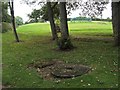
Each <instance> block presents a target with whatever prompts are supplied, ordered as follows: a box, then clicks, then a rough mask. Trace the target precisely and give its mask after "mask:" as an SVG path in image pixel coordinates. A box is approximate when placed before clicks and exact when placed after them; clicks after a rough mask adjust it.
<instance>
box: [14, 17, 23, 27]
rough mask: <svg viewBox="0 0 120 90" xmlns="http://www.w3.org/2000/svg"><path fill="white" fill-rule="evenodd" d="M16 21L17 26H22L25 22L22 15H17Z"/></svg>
mask: <svg viewBox="0 0 120 90" xmlns="http://www.w3.org/2000/svg"><path fill="white" fill-rule="evenodd" d="M15 22H16V25H17V26H20V25H22V24H23V19H22V18H21V17H20V16H16V17H15Z"/></svg>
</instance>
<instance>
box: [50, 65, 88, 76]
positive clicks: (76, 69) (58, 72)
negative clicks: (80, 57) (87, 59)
mask: <svg viewBox="0 0 120 90" xmlns="http://www.w3.org/2000/svg"><path fill="white" fill-rule="evenodd" d="M89 70H90V68H89V67H86V66H83V65H69V64H67V65H65V64H64V65H60V66H56V67H54V70H53V72H52V73H51V74H52V75H53V76H55V77H57V78H71V77H76V76H81V75H83V74H85V73H87V72H88V71H89Z"/></svg>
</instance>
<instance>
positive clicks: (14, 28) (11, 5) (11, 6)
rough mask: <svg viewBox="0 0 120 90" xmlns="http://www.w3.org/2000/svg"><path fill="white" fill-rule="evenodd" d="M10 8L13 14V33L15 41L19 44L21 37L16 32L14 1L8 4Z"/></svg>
mask: <svg viewBox="0 0 120 90" xmlns="http://www.w3.org/2000/svg"><path fill="white" fill-rule="evenodd" d="M8 4H9V7H10V12H11V19H12V25H13V31H14V35H15V39H16V42H19V41H20V40H19V37H18V35H17V31H16V26H15V17H14V4H13V0H12V1H11V2H10V1H9V2H8Z"/></svg>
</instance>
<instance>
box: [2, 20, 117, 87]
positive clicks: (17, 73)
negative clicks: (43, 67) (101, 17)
mask: <svg viewBox="0 0 120 90" xmlns="http://www.w3.org/2000/svg"><path fill="white" fill-rule="evenodd" d="M17 31H18V34H19V37H20V40H21V41H22V42H20V43H16V42H14V36H13V33H12V32H8V33H4V34H2V41H3V47H2V63H3V73H2V74H3V85H5V86H10V87H17V88H27V87H29V88H52V87H55V88H112V87H113V88H116V87H117V86H118V71H113V72H111V70H118V48H117V47H114V46H113V37H112V25H111V23H107V22H106V24H103V23H98V22H91V23H69V31H70V35H71V40H72V43H73V44H74V46H76V47H77V48H76V49H74V50H71V51H69V52H64V51H56V50H55V48H57V46H56V42H54V41H52V40H51V33H50V26H49V24H42V23H37V24H36V23H34V24H28V25H23V26H20V27H19V28H17ZM75 38H77V39H75ZM53 59H59V60H63V61H65V62H68V63H80V64H84V65H88V66H90V67H92V68H93V69H94V70H93V71H91V72H90V73H88V74H85V75H83V76H80V77H76V78H74V79H65V80H62V81H61V82H60V83H56V81H50V80H44V79H43V78H42V77H41V75H39V74H38V73H37V72H36V70H35V69H27V65H28V64H29V63H31V62H33V61H38V60H46V61H48V60H53ZM81 80H83V82H80V81H81ZM98 80H100V81H101V82H103V84H100V83H98ZM88 84H90V86H89V85H88Z"/></svg>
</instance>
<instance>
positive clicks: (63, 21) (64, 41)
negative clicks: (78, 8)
mask: <svg viewBox="0 0 120 90" xmlns="http://www.w3.org/2000/svg"><path fill="white" fill-rule="evenodd" d="M60 30H61V39H60V40H58V46H59V49H60V50H70V49H73V45H72V43H71V40H70V38H69V32H68V23H67V12H66V2H60Z"/></svg>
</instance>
